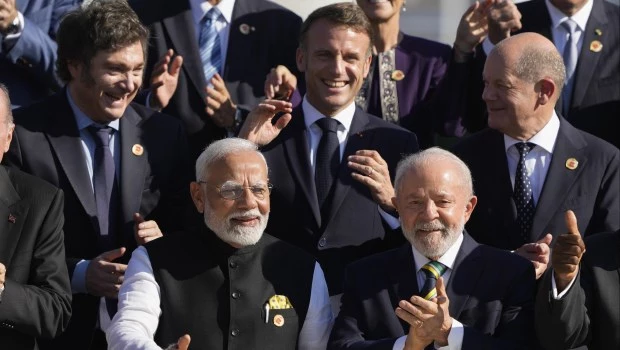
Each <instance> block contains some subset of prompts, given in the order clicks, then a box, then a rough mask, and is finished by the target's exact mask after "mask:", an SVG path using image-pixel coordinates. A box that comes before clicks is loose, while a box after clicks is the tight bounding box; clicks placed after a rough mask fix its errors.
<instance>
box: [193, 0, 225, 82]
mask: <svg viewBox="0 0 620 350" xmlns="http://www.w3.org/2000/svg"><path fill="white" fill-rule="evenodd" d="M220 15H221V12H220V10H218V8H217V7H213V8H211V10H209V12H207V13H206V14H205V16H204V17H203V19H202V21H200V25H201V27H200V36H199V38H198V46H199V48H200V60H201V61H202V69H203V71H204V73H205V79H206V81H207V83H209V81H210V80H211V78H212V77H213V76H214V75H215V73H220V74H221V71H222V49H221V47H220V46H221V45H220V38H219V36H218V33H217V29H216V28H215V22H216V21H217V19H218V18H219V17H220Z"/></svg>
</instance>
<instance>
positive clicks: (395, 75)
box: [391, 69, 405, 81]
mask: <svg viewBox="0 0 620 350" xmlns="http://www.w3.org/2000/svg"><path fill="white" fill-rule="evenodd" d="M404 77H405V73H403V71H402V70H400V69H396V70H394V71H393V72H392V75H391V78H392V80H394V81H401V80H403V78H404Z"/></svg>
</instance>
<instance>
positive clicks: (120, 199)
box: [5, 0, 191, 349]
mask: <svg viewBox="0 0 620 350" xmlns="http://www.w3.org/2000/svg"><path fill="white" fill-rule="evenodd" d="M147 36H148V31H147V29H146V28H145V27H144V26H143V25H142V24H141V23H140V21H139V19H138V18H137V16H136V15H135V13H133V11H132V10H131V8H129V7H128V6H127V4H126V2H125V1H123V0H116V1H96V2H93V3H91V4H90V5H88V6H87V7H86V8H84V9H80V10H77V11H74V12H72V13H70V14H69V15H67V16H66V17H65V19H64V20H63V22H62V23H61V26H60V29H59V31H58V37H57V39H58V48H59V49H58V70H59V75H60V76H61V77H62V78H63V79H64V80H65V81H66V82H67V85H66V88H65V89H64V90H63V91H61V92H59V93H58V94H56V95H55V96H51V97H49V98H47V99H45V100H43V101H41V102H40V103H36V104H33V105H31V106H29V107H25V108H22V109H19V110H17V111H16V112H15V123H16V128H15V134H14V137H13V141H12V144H11V148H10V150H9V152H8V154H7V157H6V158H5V162H6V163H7V164H8V165H10V166H13V167H16V168H19V169H22V170H24V171H25V172H28V173H31V174H33V175H36V176H38V177H41V178H43V179H45V180H47V181H48V182H50V183H52V184H53V185H56V186H58V187H60V188H61V189H62V190H63V191H64V193H65V213H66V215H65V216H66V218H67V220H66V221H65V224H64V233H65V248H66V256H67V265H68V268H69V273H70V276H71V287H72V291H73V310H74V313H73V316H72V319H71V323H70V325H69V328H68V330H67V332H66V333H65V334H64V335H63V336H62V337H61V338H60V339H58V340H57V341H56V342H55V344H53V348H66V349H103V348H106V344H105V338H104V336H103V334H102V333H101V332H100V331H95V329H105V327H106V325H107V323H109V317H110V315H113V314H114V307H115V306H116V297H117V293H118V288H119V287H120V284H121V283H122V281H123V274H124V271H125V269H126V262H127V260H128V258H129V253H130V252H131V251H132V250H133V249H134V248H135V247H136V246H137V245H138V244H142V243H144V242H147V241H149V240H151V239H153V238H155V237H157V236H158V235H160V234H161V233H160V232H159V230H158V229H157V226H156V224H155V222H153V221H151V220H156V221H157V223H158V224H159V225H161V229H162V231H164V232H167V231H170V230H173V229H176V228H180V226H181V223H182V222H183V218H184V211H185V210H186V209H187V208H188V205H189V200H190V198H189V194H188V192H187V186H188V185H189V182H190V179H191V165H190V163H189V160H188V150H187V147H186V136H185V132H184V130H183V127H182V125H181V123H180V122H179V121H177V120H175V119H174V118H171V117H168V116H165V115H162V114H159V113H156V112H154V111H153V110H151V109H147V108H145V107H141V106H139V105H136V104H134V103H132V100H133V98H134V96H135V95H136V93H137V91H138V89H139V88H140V85H141V82H142V73H143V67H144V52H145V51H146V44H147ZM136 213H139V214H141V215H142V216H144V218H146V219H147V220H149V221H147V222H144V223H140V224H139V225H140V226H142V227H140V229H145V231H142V233H145V234H146V236H143V235H142V234H141V233H140V232H137V234H136V233H135V232H134V220H135V219H134V215H136ZM150 225H153V226H150ZM145 226H146V227H145ZM101 297H105V299H102V298H101ZM104 301H105V302H104ZM106 309H107V310H106Z"/></svg>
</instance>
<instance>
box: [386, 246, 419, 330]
mask: <svg viewBox="0 0 620 350" xmlns="http://www.w3.org/2000/svg"><path fill="white" fill-rule="evenodd" d="M393 266H394V268H393V269H391V270H390V271H386V272H387V273H390V274H392V278H391V281H392V288H391V289H390V290H389V293H390V299H391V300H392V304H393V305H397V304H398V302H399V301H401V300H409V299H411V297H412V296H414V295H417V294H418V293H419V287H418V277H417V275H416V271H415V261H414V259H413V251H412V250H411V245H410V244H405V245H403V246H402V247H401V248H399V249H398V250H397V256H396V259H394V265H393ZM398 320H399V321H400V324H401V325H402V326H403V330H404V331H405V334H407V333H408V331H409V325H408V324H407V323H406V322H405V321H403V320H401V319H400V318H398Z"/></svg>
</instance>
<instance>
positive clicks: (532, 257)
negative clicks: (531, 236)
mask: <svg viewBox="0 0 620 350" xmlns="http://www.w3.org/2000/svg"><path fill="white" fill-rule="evenodd" d="M552 240H553V236H551V234H549V233H547V234H546V235H545V237H543V238H541V239H539V240H538V241H536V242H535V243H526V244H524V245H522V246H521V247H519V248H518V249H517V250H515V253H517V254H519V255H520V256H522V257H524V258H526V259H527V260H529V261H531V262H532V264H534V269H535V270H536V279H539V278H540V277H541V276H542V274H543V273H545V271H546V270H547V265H548V264H549V254H550V252H551V249H549V244H551V241H552Z"/></svg>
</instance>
